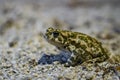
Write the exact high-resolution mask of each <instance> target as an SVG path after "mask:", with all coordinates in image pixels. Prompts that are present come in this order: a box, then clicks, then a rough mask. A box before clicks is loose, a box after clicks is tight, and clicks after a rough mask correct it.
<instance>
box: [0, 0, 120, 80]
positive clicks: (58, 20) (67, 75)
mask: <svg viewBox="0 0 120 80" xmlns="http://www.w3.org/2000/svg"><path fill="white" fill-rule="evenodd" d="M97 1H99V0H97ZM111 1H112V0H111ZM99 3H100V4H99ZM48 27H55V28H60V29H67V30H72V31H77V32H83V33H86V34H88V35H91V36H93V37H96V38H97V39H98V40H99V41H101V42H102V43H103V45H105V46H106V47H107V48H108V49H109V51H110V52H111V53H113V54H120V6H119V2H117V0H116V1H113V2H107V1H106V2H104V1H101V2H96V3H94V2H91V0H90V1H89V2H81V1H79V0H44V1H42V0H35V1H33V0H25V1H24V0H21V1H20V0H0V80H119V79H120V64H119V63H117V60H115V61H114V63H112V64H111V63H107V62H103V63H101V64H98V65H84V66H82V65H78V66H75V67H64V62H65V61H66V58H68V55H66V53H65V52H59V51H58V50H57V49H56V47H55V46H53V45H51V44H49V43H47V41H46V40H45V39H44V38H43V35H44V33H45V31H46V29H47V28H48ZM59 53H61V54H59Z"/></svg>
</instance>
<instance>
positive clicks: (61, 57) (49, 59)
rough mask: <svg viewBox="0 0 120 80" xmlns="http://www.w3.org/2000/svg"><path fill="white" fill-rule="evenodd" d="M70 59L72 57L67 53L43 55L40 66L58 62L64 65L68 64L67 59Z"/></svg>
mask: <svg viewBox="0 0 120 80" xmlns="http://www.w3.org/2000/svg"><path fill="white" fill-rule="evenodd" d="M69 57H70V54H69V53H65V52H60V54H57V55H53V54H51V55H47V54H44V53H43V55H42V57H41V58H40V59H39V61H38V64H41V65H45V64H52V63H53V62H55V61H58V62H60V63H61V64H64V63H66V62H67V59H68V58H69Z"/></svg>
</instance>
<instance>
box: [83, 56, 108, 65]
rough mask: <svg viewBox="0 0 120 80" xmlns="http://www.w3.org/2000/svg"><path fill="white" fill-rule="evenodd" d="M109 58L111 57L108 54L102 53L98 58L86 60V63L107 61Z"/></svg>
mask: <svg viewBox="0 0 120 80" xmlns="http://www.w3.org/2000/svg"><path fill="white" fill-rule="evenodd" d="M108 58H109V57H108V55H107V54H104V55H102V56H100V57H96V58H93V59H90V60H88V61H86V62H85V63H87V64H88V63H101V62H104V61H106V60H107V59H108ZM83 64H84V63H83Z"/></svg>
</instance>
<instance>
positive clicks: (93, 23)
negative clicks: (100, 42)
mask: <svg viewBox="0 0 120 80" xmlns="http://www.w3.org/2000/svg"><path fill="white" fill-rule="evenodd" d="M7 21H8V22H10V24H11V23H17V24H18V25H14V26H15V27H17V26H19V27H20V28H21V27H26V25H29V27H34V28H35V29H36V30H40V31H44V30H45V29H46V28H48V27H56V28H63V29H64V28H65V29H73V30H75V31H82V32H85V33H88V32H89V31H91V30H92V31H93V32H96V31H97V32H98V31H100V30H103V29H105V28H106V27H107V28H108V27H109V28H110V27H113V26H114V27H115V30H116V31H117V32H119V31H120V30H119V28H118V26H119V25H120V24H119V23H120V1H119V0H0V24H1V25H2V26H4V25H3V24H4V23H5V22H7ZM11 26H13V25H11ZM4 27H5V26H4ZM80 27H81V28H80ZM86 27H87V29H86ZM41 28H42V30H41ZM79 28H80V29H79ZM84 28H85V29H84ZM116 28H117V29H116ZM1 29H3V28H1V27H0V30H1ZM4 29H6V28H4ZM88 29H89V30H88ZM3 31H4V30H2V31H0V32H3Z"/></svg>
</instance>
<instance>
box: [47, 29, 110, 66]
mask: <svg viewBox="0 0 120 80" xmlns="http://www.w3.org/2000/svg"><path fill="white" fill-rule="evenodd" d="M45 37H46V39H47V41H48V42H49V43H51V44H53V45H55V46H56V47H57V48H58V49H60V50H66V51H69V52H70V53H72V54H71V57H70V59H68V61H67V63H66V65H67V66H75V65H77V64H78V63H83V62H85V61H94V62H103V61H105V60H107V59H108V58H109V57H108V55H107V52H106V50H105V49H104V48H103V47H102V44H101V43H100V42H98V41H97V40H96V39H95V38H92V37H90V36H88V35H86V34H83V33H79V32H72V31H67V30H60V29H53V28H48V29H47V31H46V34H45Z"/></svg>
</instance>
